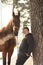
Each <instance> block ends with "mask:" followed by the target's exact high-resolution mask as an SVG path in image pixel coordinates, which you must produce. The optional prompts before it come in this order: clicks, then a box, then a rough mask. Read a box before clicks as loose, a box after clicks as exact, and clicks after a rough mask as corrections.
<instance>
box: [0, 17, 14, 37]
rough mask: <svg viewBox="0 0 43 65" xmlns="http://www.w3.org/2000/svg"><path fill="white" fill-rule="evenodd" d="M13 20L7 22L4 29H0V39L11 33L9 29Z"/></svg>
mask: <svg viewBox="0 0 43 65" xmlns="http://www.w3.org/2000/svg"><path fill="white" fill-rule="evenodd" d="M13 20H14V18H13V17H12V19H11V20H10V21H9V23H8V25H7V26H6V27H3V28H2V29H0V38H2V37H4V36H6V35H7V34H8V33H9V34H10V33H11V31H12V30H11V29H12V22H13Z"/></svg>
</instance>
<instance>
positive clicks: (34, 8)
mask: <svg viewBox="0 0 43 65" xmlns="http://www.w3.org/2000/svg"><path fill="white" fill-rule="evenodd" d="M30 7H31V12H30V16H31V29H32V33H33V36H34V40H35V47H34V52H33V65H43V0H30Z"/></svg>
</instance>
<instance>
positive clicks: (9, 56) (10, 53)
mask: <svg viewBox="0 0 43 65" xmlns="http://www.w3.org/2000/svg"><path fill="white" fill-rule="evenodd" d="M12 53H13V50H12V49H11V50H10V51H9V52H8V65H10V62H11V56H12Z"/></svg>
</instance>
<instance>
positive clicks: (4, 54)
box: [2, 51, 6, 65]
mask: <svg viewBox="0 0 43 65" xmlns="http://www.w3.org/2000/svg"><path fill="white" fill-rule="evenodd" d="M2 55H3V65H6V51H3V54H2Z"/></svg>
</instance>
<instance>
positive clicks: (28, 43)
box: [19, 33, 34, 54]
mask: <svg viewBox="0 0 43 65" xmlns="http://www.w3.org/2000/svg"><path fill="white" fill-rule="evenodd" d="M33 49H34V38H33V35H32V34H31V33H29V34H27V35H26V36H25V38H24V39H23V40H22V43H21V45H20V48H19V53H24V54H25V53H28V54H30V53H31V52H33Z"/></svg>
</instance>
